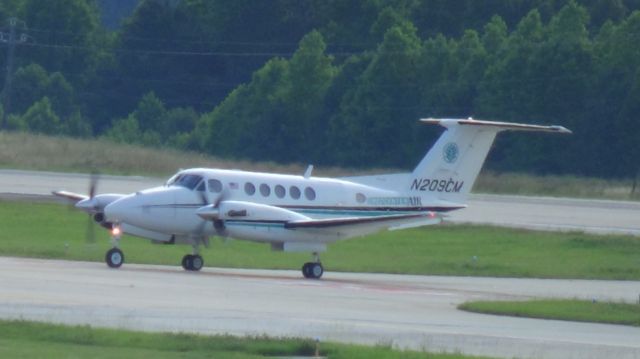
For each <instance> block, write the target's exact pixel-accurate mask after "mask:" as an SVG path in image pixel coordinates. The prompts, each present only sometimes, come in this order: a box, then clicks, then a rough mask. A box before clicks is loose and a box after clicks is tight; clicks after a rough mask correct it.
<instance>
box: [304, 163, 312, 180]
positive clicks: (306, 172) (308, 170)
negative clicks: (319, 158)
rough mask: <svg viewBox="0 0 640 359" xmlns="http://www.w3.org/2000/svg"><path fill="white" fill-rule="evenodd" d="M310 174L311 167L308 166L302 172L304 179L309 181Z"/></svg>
mask: <svg viewBox="0 0 640 359" xmlns="http://www.w3.org/2000/svg"><path fill="white" fill-rule="evenodd" d="M311 172H313V165H309V167H307V170H306V171H304V178H305V179H309V177H311Z"/></svg>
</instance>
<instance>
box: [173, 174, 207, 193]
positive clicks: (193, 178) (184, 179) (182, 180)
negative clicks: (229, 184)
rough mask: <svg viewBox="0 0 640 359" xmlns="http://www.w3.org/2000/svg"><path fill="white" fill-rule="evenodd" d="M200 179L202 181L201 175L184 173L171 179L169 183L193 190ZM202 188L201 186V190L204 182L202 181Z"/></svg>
mask: <svg viewBox="0 0 640 359" xmlns="http://www.w3.org/2000/svg"><path fill="white" fill-rule="evenodd" d="M201 181H202V176H198V175H192V174H185V175H180V176H178V177H176V179H175V181H173V183H171V184H170V186H179V187H184V188H188V189H190V190H193V189H194V188H196V186H197V185H198V184H200V182H201ZM202 188H203V189H202V190H204V182H203V187H202ZM198 190H200V189H198Z"/></svg>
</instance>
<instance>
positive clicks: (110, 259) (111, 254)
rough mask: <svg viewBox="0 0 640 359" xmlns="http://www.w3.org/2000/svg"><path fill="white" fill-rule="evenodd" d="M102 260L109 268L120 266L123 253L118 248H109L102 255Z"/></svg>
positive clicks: (122, 261)
mask: <svg viewBox="0 0 640 359" xmlns="http://www.w3.org/2000/svg"><path fill="white" fill-rule="evenodd" d="M104 261H105V262H107V265H108V266H109V267H111V268H120V266H121V265H122V263H124V253H122V251H121V250H120V249H118V248H111V249H110V250H108V251H107V254H106V255H105V256H104Z"/></svg>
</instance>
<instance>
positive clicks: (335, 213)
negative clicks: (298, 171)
mask: <svg viewBox="0 0 640 359" xmlns="http://www.w3.org/2000/svg"><path fill="white" fill-rule="evenodd" d="M288 209H289V210H291V211H294V212H298V213H301V214H319V215H324V216H332V217H347V216H350V217H375V216H388V215H389V214H412V213H416V212H415V211H393V212H390V211H367V210H340V209H320V208H319V209H309V208H288Z"/></svg>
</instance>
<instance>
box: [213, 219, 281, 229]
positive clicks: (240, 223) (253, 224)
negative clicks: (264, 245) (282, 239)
mask: <svg viewBox="0 0 640 359" xmlns="http://www.w3.org/2000/svg"><path fill="white" fill-rule="evenodd" d="M224 224H225V225H226V226H244V227H267V228H284V223H269V222H258V221H256V222H253V221H232V220H226V221H224Z"/></svg>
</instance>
